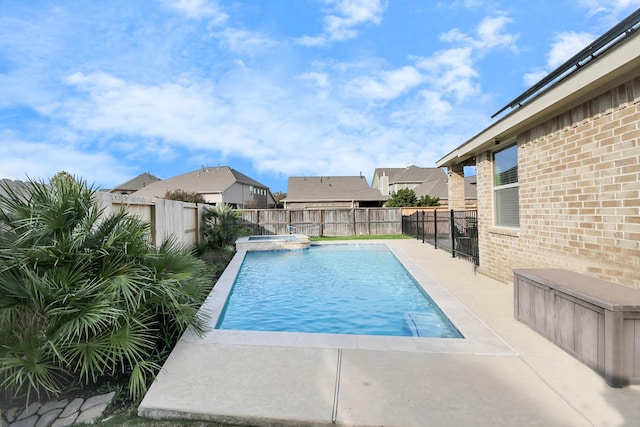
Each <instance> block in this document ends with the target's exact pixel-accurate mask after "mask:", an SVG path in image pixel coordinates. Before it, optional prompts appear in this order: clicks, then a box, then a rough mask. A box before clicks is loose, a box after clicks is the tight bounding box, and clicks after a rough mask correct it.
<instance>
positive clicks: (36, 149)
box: [0, 132, 134, 185]
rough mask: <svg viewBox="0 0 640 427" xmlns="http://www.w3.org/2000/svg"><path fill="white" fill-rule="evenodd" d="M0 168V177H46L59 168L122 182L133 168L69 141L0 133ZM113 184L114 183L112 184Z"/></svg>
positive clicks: (98, 180)
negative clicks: (54, 140)
mask: <svg viewBox="0 0 640 427" xmlns="http://www.w3.org/2000/svg"><path fill="white" fill-rule="evenodd" d="M0 139H2V141H3V142H2V144H0V170H1V171H2V178H9V179H16V180H22V181H24V180H26V179H27V178H31V179H36V180H45V181H46V180H48V179H49V178H51V177H52V176H53V175H55V174H56V173H58V172H60V171H63V170H64V171H67V172H69V173H71V174H73V175H76V176H80V177H84V178H86V179H91V180H92V181H91V182H89V184H92V183H93V182H114V183H118V182H124V181H126V180H129V179H131V176H132V173H134V171H132V170H128V169H127V168H126V167H125V166H123V164H122V162H121V161H120V159H117V158H114V157H113V156H112V155H111V154H109V153H107V152H93V153H89V152H87V151H86V150H85V148H84V147H81V146H74V145H70V144H57V143H49V142H34V141H27V140H24V139H21V138H19V137H16V136H15V135H11V134H10V133H9V132H2V133H0ZM114 185H116V184H114Z"/></svg>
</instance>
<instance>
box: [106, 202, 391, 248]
mask: <svg viewBox="0 0 640 427" xmlns="http://www.w3.org/2000/svg"><path fill="white" fill-rule="evenodd" d="M96 197H97V198H98V200H99V203H100V204H101V206H102V208H103V209H104V210H105V214H109V213H111V212H114V211H117V210H118V209H120V208H121V207H125V208H126V209H127V210H128V211H129V212H131V213H133V214H135V215H136V216H138V217H139V218H141V219H142V220H144V221H148V222H149V223H150V224H151V231H150V236H149V238H150V240H151V241H152V242H153V243H154V244H156V245H158V244H160V243H162V242H163V241H164V240H166V239H167V238H168V237H169V236H171V235H173V236H174V238H176V239H177V240H178V242H180V243H183V244H185V245H193V244H197V243H199V242H200V241H201V239H202V233H201V230H200V227H201V224H202V216H203V214H204V212H205V210H206V209H208V208H209V207H210V206H209V205H207V204H200V203H198V204H196V203H186V202H179V201H173V200H165V199H153V200H152V199H147V198H145V197H135V196H126V195H120V194H112V193H97V195H96ZM239 212H240V215H241V219H242V222H243V224H244V226H245V227H246V228H248V229H249V233H250V234H252V235H273V234H288V233H289V230H288V226H292V227H295V228H296V229H298V230H301V231H302V232H305V230H311V229H317V228H318V226H319V230H320V235H322V236H353V235H383V234H401V233H402V209H401V208H355V209H299V210H297V209H244V210H239Z"/></svg>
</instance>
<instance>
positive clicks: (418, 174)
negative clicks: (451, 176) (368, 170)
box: [373, 165, 444, 185]
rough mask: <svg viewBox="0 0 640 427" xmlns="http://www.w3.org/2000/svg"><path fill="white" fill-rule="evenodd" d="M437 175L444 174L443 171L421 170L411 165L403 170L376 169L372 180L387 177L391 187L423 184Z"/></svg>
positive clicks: (434, 169)
mask: <svg viewBox="0 0 640 427" xmlns="http://www.w3.org/2000/svg"><path fill="white" fill-rule="evenodd" d="M438 173H444V171H443V170H442V169H439V168H421V167H419V166H415V165H411V166H407V167H404V168H377V169H376V170H375V171H374V172H373V176H374V180H375V177H378V178H380V177H382V176H387V177H389V185H393V184H400V183H420V182H425V181H428V180H430V179H432V177H434V176H437V174H438Z"/></svg>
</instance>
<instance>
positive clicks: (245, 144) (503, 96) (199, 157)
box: [0, 0, 640, 192]
mask: <svg viewBox="0 0 640 427" xmlns="http://www.w3.org/2000/svg"><path fill="white" fill-rule="evenodd" d="M638 7H640V0H565V1H562V0H540V1H535V2H531V1H507V0H505V1H500V0H497V1H484V0H450V1H438V0H433V1H430V0H388V1H383V0H155V1H154V0H136V1H130V0H111V1H99V2H98V1H79V0H78V1H66V0H55V1H53V0H51V1H38V0H30V1H23V0H1V7H0V93H1V94H2V95H1V96H0V178H11V179H26V177H27V176H28V177H31V178H38V179H48V178H50V177H51V176H53V175H54V174H55V173H56V172H58V171H61V170H65V171H67V172H70V173H73V174H75V175H77V176H80V177H82V178H84V179H85V180H87V181H88V182H90V183H94V184H95V185H96V186H98V187H100V188H111V187H114V186H116V185H118V184H120V183H122V182H124V181H127V180H129V179H131V178H133V177H135V176H137V175H138V174H140V173H143V172H150V173H152V174H153V175H156V176H158V177H160V178H169V177H172V176H175V175H178V174H182V173H185V172H189V171H192V170H195V169H198V168H200V167H203V166H218V165H222V166H231V167H233V168H235V169H237V170H238V171H240V172H242V173H244V174H246V175H249V176H250V177H252V178H254V179H256V180H258V181H260V182H262V183H263V184H266V185H268V186H269V187H270V188H271V190H272V191H274V192H275V191H286V190H287V178H288V177H289V176H302V175H325V176H326V175H359V174H360V173H362V174H364V175H365V176H366V177H367V180H368V181H369V182H371V177H372V175H373V171H374V169H375V168H376V167H404V166H407V165H411V164H415V165H418V166H423V167H433V166H435V161H436V160H437V159H439V158H440V157H442V156H443V155H444V154H446V153H448V152H449V151H451V150H452V149H454V148H455V147H457V146H458V145H460V144H461V143H463V142H465V141H466V140H467V139H469V138H470V137H472V136H473V135H475V134H476V133H478V132H479V131H481V130H482V129H484V128H485V127H486V126H488V125H489V124H490V123H491V115H492V114H493V113H495V112H496V111H498V110H499V109H500V108H501V107H503V106H504V105H505V104H507V103H508V102H509V101H511V100H512V99H513V98H515V97H516V96H517V95H519V94H520V93H522V92H523V91H524V90H526V89H527V88H528V87H529V86H530V85H532V84H533V83H535V82H536V81H537V80H539V79H540V78H542V77H543V76H544V75H545V73H547V72H549V71H551V70H553V69H554V68H555V67H557V66H558V65H560V64H561V63H562V62H563V61H564V60H566V59H568V58H569V57H570V56H572V55H573V54H574V53H576V52H578V51H579V50H580V49H582V48H583V47H585V46H586V45H587V44H588V43H589V42H590V41H592V40H594V39H595V38H596V37H598V36H599V35H601V34H602V33H604V32H605V31H607V30H608V29H609V28H611V27H612V26H613V25H615V24H616V23H617V22H618V21H620V20H621V19H623V18H624V17H626V16H627V15H628V14H629V13H631V12H632V11H633V10H635V9H637V8H638Z"/></svg>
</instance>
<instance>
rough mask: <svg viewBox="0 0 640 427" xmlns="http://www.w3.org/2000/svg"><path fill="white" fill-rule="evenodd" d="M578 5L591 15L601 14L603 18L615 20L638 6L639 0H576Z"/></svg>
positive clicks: (639, 4) (639, 5)
mask: <svg viewBox="0 0 640 427" xmlns="http://www.w3.org/2000/svg"><path fill="white" fill-rule="evenodd" d="M577 3H578V6H580V7H582V8H584V9H587V11H588V13H589V15H591V16H602V17H603V18H604V19H605V20H607V21H611V22H617V21H619V20H620V19H622V18H623V17H624V15H627V14H629V13H630V12H632V11H633V10H634V9H636V8H638V7H640V0H577Z"/></svg>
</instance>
